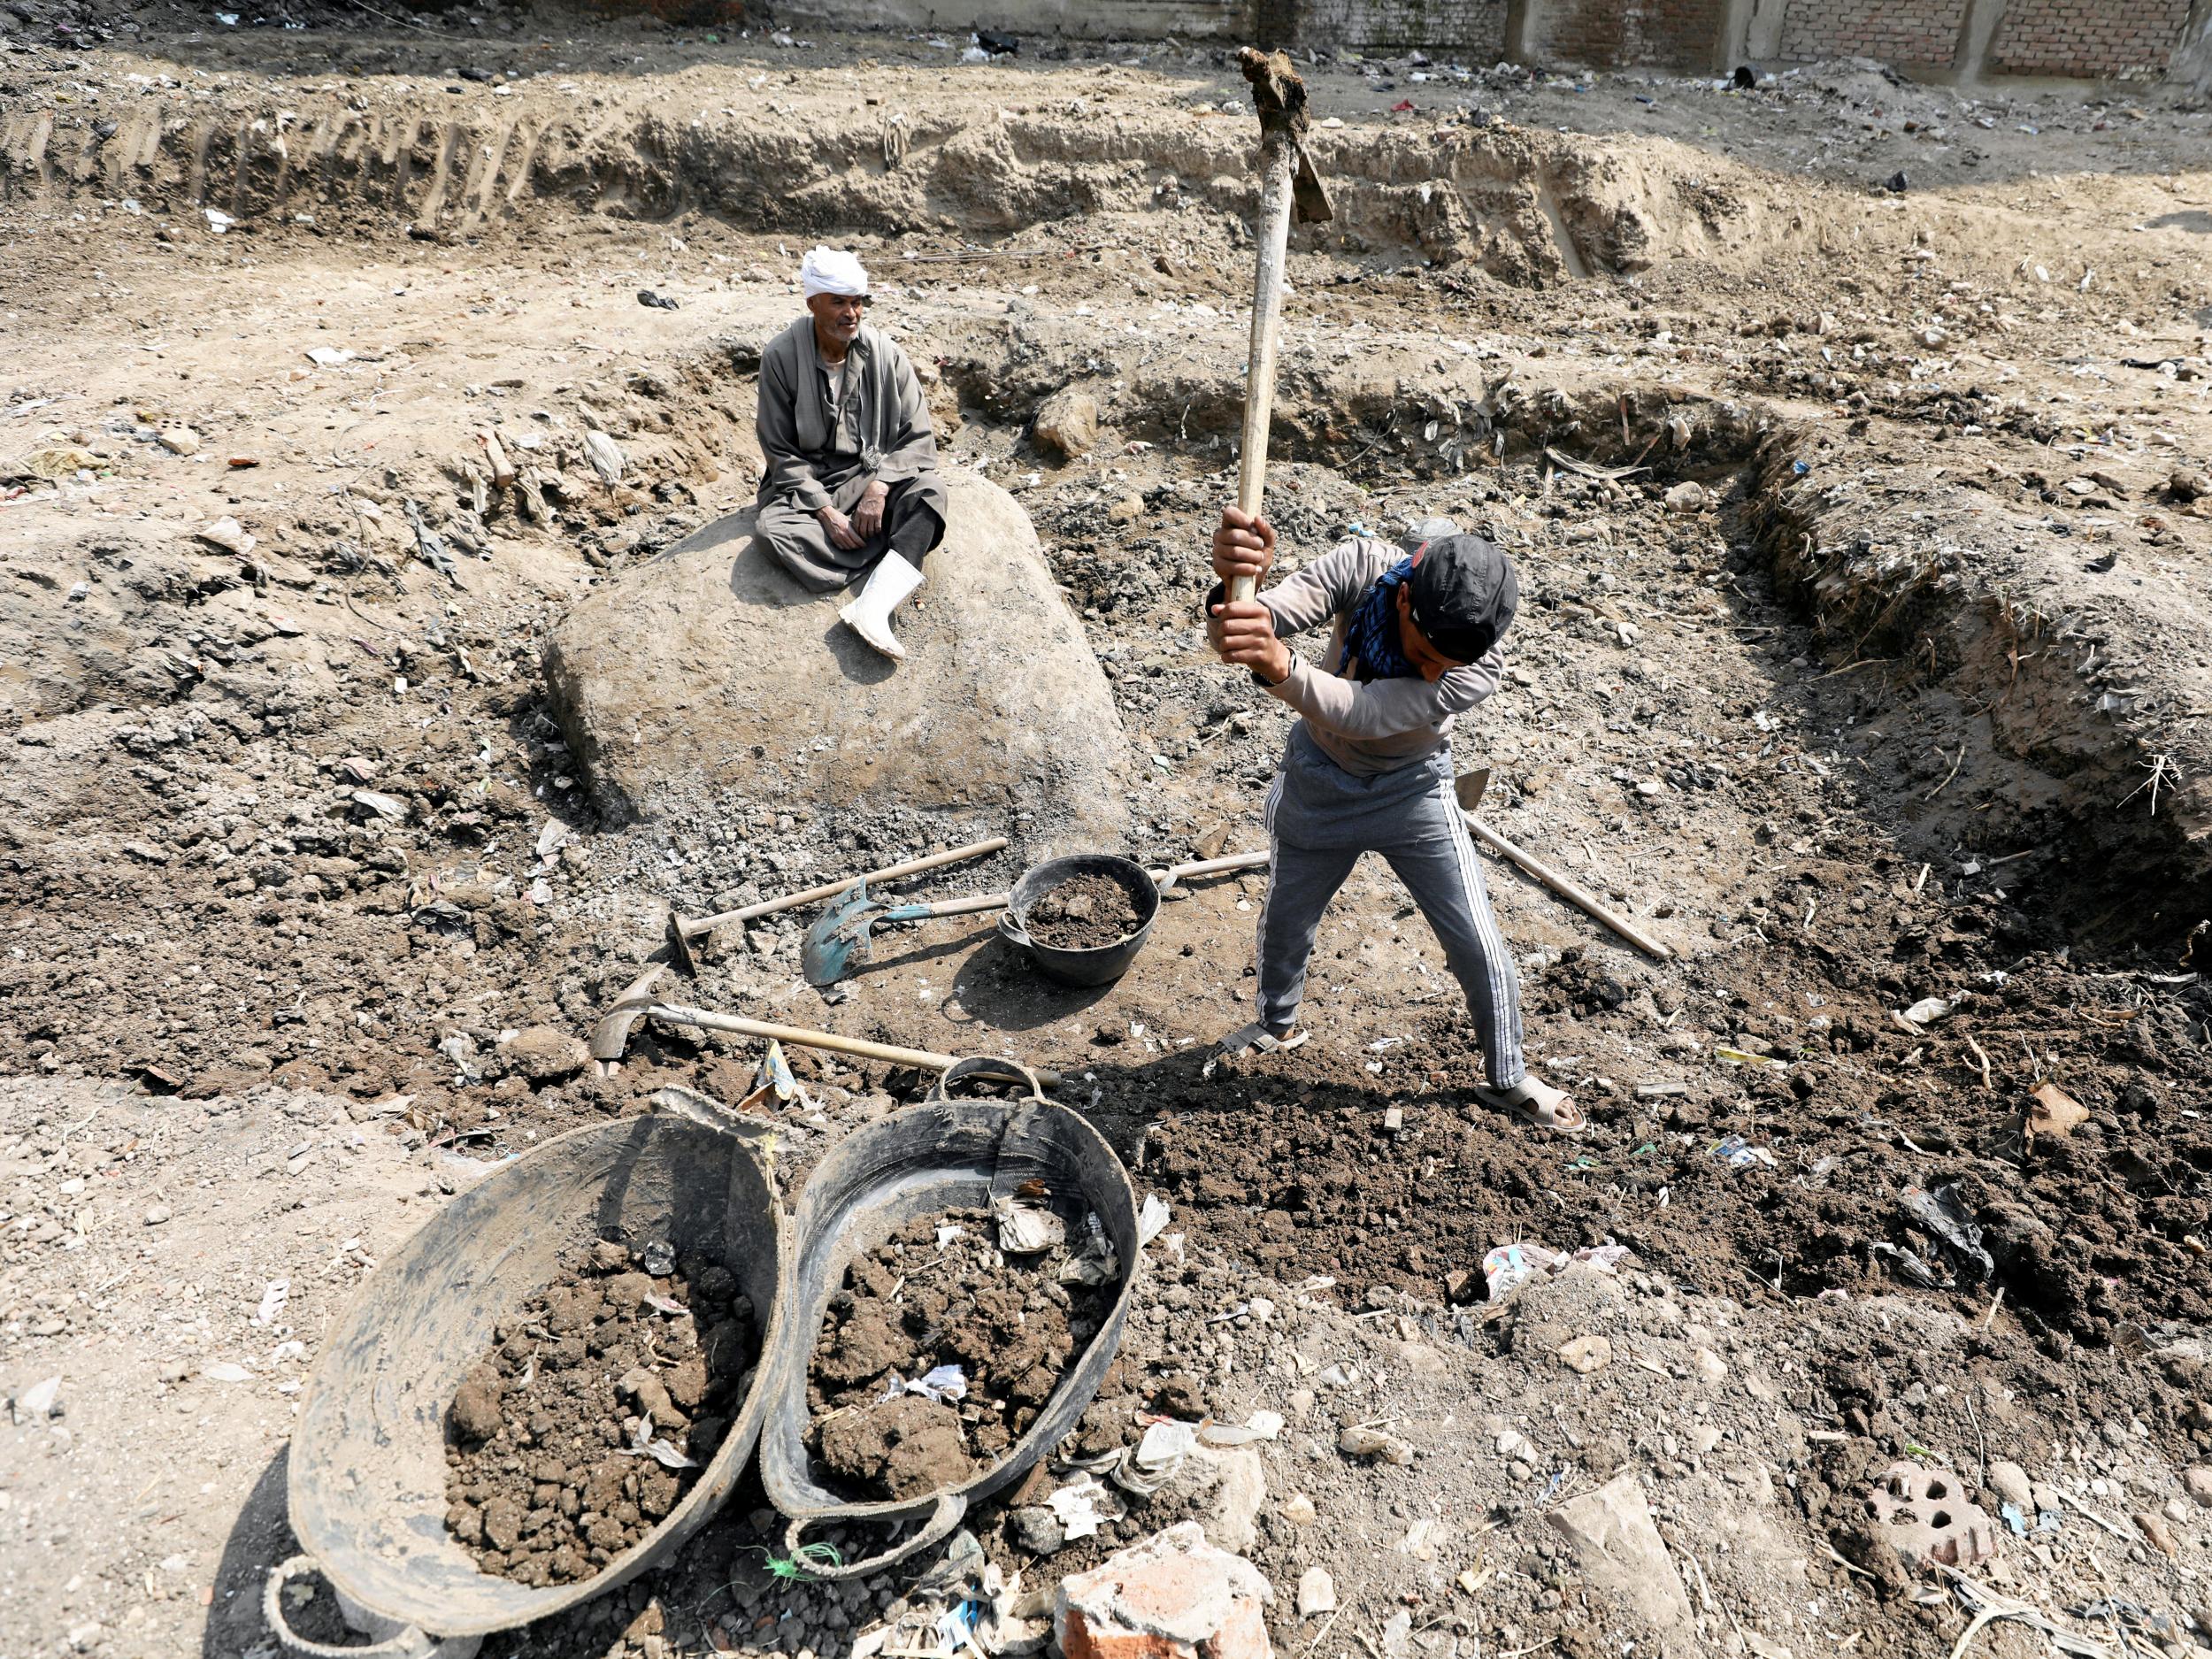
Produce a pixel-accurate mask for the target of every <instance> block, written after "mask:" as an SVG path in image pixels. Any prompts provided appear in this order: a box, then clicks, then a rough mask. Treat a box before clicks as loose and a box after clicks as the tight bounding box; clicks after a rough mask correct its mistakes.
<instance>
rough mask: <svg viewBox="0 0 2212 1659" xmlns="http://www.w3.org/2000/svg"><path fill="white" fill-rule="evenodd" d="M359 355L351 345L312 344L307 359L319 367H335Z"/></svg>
mask: <svg viewBox="0 0 2212 1659" xmlns="http://www.w3.org/2000/svg"><path fill="white" fill-rule="evenodd" d="M356 355H357V353H356V352H355V351H354V349H353V348H352V347H351V346H310V347H309V348H308V349H307V360H308V361H309V362H310V363H312V364H314V365H316V366H317V367H318V368H324V369H334V368H338V367H341V366H342V365H345V364H348V363H350V362H352V361H353V359H354V357H356Z"/></svg>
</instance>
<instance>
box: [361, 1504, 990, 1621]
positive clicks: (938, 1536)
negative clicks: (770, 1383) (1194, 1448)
mask: <svg viewBox="0 0 2212 1659" xmlns="http://www.w3.org/2000/svg"><path fill="white" fill-rule="evenodd" d="M967 1513H968V1498H967V1494H965V1493H962V1492H941V1493H940V1494H937V1507H936V1508H935V1509H933V1510H932V1511H931V1512H930V1517H929V1524H928V1525H926V1526H924V1527H923V1528H922V1530H921V1531H920V1532H917V1533H915V1534H914V1536H913V1537H911V1538H910V1539H908V1540H906V1541H905V1542H904V1543H902V1544H897V1545H895V1546H893V1547H892V1548H889V1549H887V1550H885V1551H884V1552H883V1554H881V1555H872V1556H870V1557H869V1558H868V1559H867V1560H865V1561H848V1562H845V1563H842V1564H841V1565H839V1566H834V1567H827V1566H820V1565H818V1564H816V1563H814V1562H812V1561H808V1562H807V1563H805V1566H806V1572H807V1577H809V1578H865V1577H867V1576H868V1574H870V1573H872V1572H881V1571H883V1570H884V1569H885V1568H886V1567H888V1566H889V1565H891V1564H892V1563H894V1562H899V1561H904V1560H905V1559H906V1558H907V1557H908V1556H909V1555H912V1554H914V1552H915V1551H916V1550H919V1549H927V1548H929V1547H930V1546H931V1545H932V1544H941V1543H943V1542H944V1541H945V1540H947V1539H948V1538H950V1537H951V1536H952V1534H953V1530H954V1529H955V1528H956V1527H957V1526H958V1525H960V1523H961V1520H962V1519H963V1518H964V1517H965V1516H966V1515H967ZM819 1518H820V1517H817V1516H806V1515H803V1516H800V1517H798V1518H797V1519H795V1520H794V1521H793V1522H792V1523H791V1525H789V1526H788V1527H787V1528H786V1529H785V1530H784V1535H783V1548H784V1554H786V1555H789V1556H790V1557H791V1558H792V1559H793V1560H797V1559H798V1555H799V1535H800V1534H801V1533H803V1532H805V1531H806V1529H807V1528H808V1527H809V1526H810V1525H812V1524H813V1522H814V1521H816V1520H818V1519H819ZM845 1518H847V1519H852V1518H856V1517H845ZM333 1651H335V1650H333ZM346 1651H347V1652H349V1653H360V1652H363V1651H365V1650H364V1649H361V1648H358V1647H354V1648H348V1649H346Z"/></svg>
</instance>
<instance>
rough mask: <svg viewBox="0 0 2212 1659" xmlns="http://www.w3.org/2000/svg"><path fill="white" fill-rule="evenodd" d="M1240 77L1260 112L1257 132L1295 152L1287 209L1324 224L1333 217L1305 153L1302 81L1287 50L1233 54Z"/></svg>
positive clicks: (1310, 221)
mask: <svg viewBox="0 0 2212 1659" xmlns="http://www.w3.org/2000/svg"><path fill="white" fill-rule="evenodd" d="M1237 64H1238V66H1239V67H1240V68H1241V69H1242V70H1243V72H1244V78H1245V79H1246V80H1247V81H1250V82H1251V83H1252V103H1253V104H1254V105H1255V106H1256V108H1257V109H1258V111H1259V112H1260V135H1261V137H1262V138H1263V139H1269V138H1279V139H1281V140H1282V141H1283V142H1286V143H1288V144H1289V145H1291V147H1292V148H1293V149H1294V150H1295V151H1296V152H1297V157H1298V170H1297V172H1296V173H1294V174H1293V175H1292V178H1291V184H1290V196H1291V209H1292V211H1293V212H1294V214H1295V215H1296V217H1297V218H1298V219H1299V220H1300V222H1302V223H1303V224H1308V225H1320V224H1325V223H1326V222H1327V221H1328V220H1330V219H1333V218H1335V217H1336V210H1335V209H1334V208H1333V207H1331V206H1330V205H1329V192H1328V189H1327V188H1326V187H1325V186H1324V185H1323V184H1322V182H1321V175H1320V174H1319V173H1317V172H1316V171H1315V170H1314V165H1313V157H1310V156H1309V155H1308V154H1307V153H1306V132H1307V129H1308V127H1310V125H1311V123H1310V121H1309V120H1308V119H1307V116H1306V83H1305V82H1304V81H1301V80H1300V79H1299V78H1298V72H1297V71H1296V70H1295V69H1294V68H1292V67H1291V63H1290V55H1289V54H1288V53H1287V52H1263V51H1259V50H1256V49H1255V48H1253V47H1250V46H1248V47H1246V48H1245V49H1244V50H1242V51H1240V52H1239V53H1238V54H1237Z"/></svg>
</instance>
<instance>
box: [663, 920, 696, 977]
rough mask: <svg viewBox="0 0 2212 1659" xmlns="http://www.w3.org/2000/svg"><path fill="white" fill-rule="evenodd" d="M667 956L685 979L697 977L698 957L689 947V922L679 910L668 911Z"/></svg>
mask: <svg viewBox="0 0 2212 1659" xmlns="http://www.w3.org/2000/svg"><path fill="white" fill-rule="evenodd" d="M668 956H669V960H670V961H672V962H673V963H674V964H676V965H677V966H678V967H679V968H681V969H682V970H683V972H684V977H685V978H686V979H697V978H698V977H699V958H698V957H697V956H695V954H693V951H692V949H691V923H690V922H689V921H688V920H687V918H685V917H684V916H683V915H682V914H681V913H680V912H679V911H677V910H673V909H672V910H670V911H669V912H668Z"/></svg>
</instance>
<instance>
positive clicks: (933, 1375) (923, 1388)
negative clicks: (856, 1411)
mask: <svg viewBox="0 0 2212 1659" xmlns="http://www.w3.org/2000/svg"><path fill="white" fill-rule="evenodd" d="M901 1394H919V1395H921V1397H922V1398H923V1399H925V1400H930V1401H934V1402H936V1403H937V1404H939V1405H950V1404H952V1403H954V1402H956V1401H961V1400H965V1399H966V1398H967V1397H968V1374H967V1372H966V1371H963V1370H961V1368H960V1367H959V1366H957V1365H940V1366H938V1367H937V1368H936V1369H935V1370H934V1371H930V1372H928V1373H927V1374H926V1375H925V1376H921V1377H917V1378H916V1379H914V1380H913V1381H911V1382H909V1381H907V1380H906V1379H904V1378H902V1377H901V1376H900V1375H899V1374H898V1372H896V1371H893V1372H892V1373H891V1380H890V1381H889V1382H888V1383H887V1384H885V1385H884V1389H883V1393H882V1394H881V1395H880V1396H879V1397H878V1399H877V1401H876V1403H877V1404H878V1405H888V1404H890V1402H892V1401H894V1400H896V1399H897V1398H898V1397H899V1396H900V1395H901Z"/></svg>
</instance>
